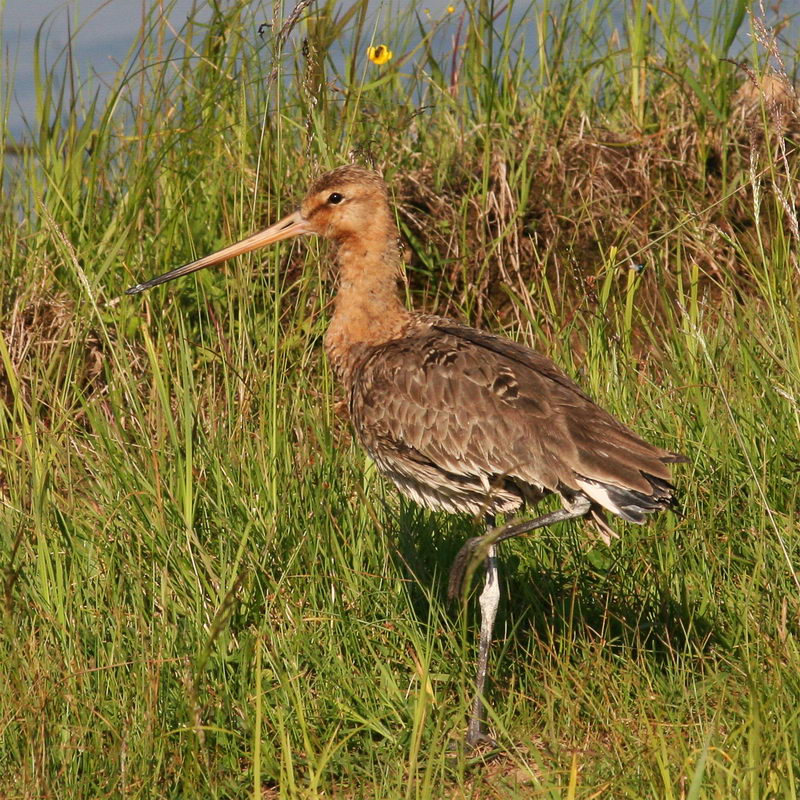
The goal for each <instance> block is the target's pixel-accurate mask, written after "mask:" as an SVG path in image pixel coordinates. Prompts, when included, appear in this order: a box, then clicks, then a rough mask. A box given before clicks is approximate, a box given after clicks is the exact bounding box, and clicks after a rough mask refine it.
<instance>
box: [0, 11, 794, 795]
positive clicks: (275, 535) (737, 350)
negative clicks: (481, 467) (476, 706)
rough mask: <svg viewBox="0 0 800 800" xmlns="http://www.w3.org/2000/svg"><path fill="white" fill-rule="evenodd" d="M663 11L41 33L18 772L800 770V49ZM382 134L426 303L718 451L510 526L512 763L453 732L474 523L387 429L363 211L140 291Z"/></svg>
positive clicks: (626, 779) (6, 340)
mask: <svg viewBox="0 0 800 800" xmlns="http://www.w3.org/2000/svg"><path fill="white" fill-rule="evenodd" d="M301 5H303V4H301ZM648 9H649V12H648V13H645V10H644V9H643V8H640V7H639V6H638V5H636V6H628V5H625V6H621V5H620V6H616V5H612V4H610V3H609V4H597V3H584V2H580V0H570V2H567V3H566V4H564V5H556V4H552V3H543V4H541V5H538V4H537V5H536V6H531V7H528V6H526V5H524V4H522V3H519V2H518V3H516V4H515V5H513V6H512V7H510V8H505V7H503V8H501V7H500V6H494V5H492V4H491V3H489V2H475V3H468V4H466V5H464V4H457V5H456V10H455V11H454V12H453V13H452V14H448V13H444V12H443V13H442V14H441V15H440V16H437V14H438V12H434V13H433V14H432V15H431V16H428V15H426V14H425V12H424V8H423V7H422V6H420V7H417V8H415V9H413V10H411V11H408V12H405V13H399V12H398V9H397V8H395V9H394V10H393V11H391V10H390V9H388V7H387V10H386V13H385V14H384V15H383V16H380V17H379V18H378V22H377V23H373V22H372V20H373V17H372V16H370V15H369V14H368V13H367V7H366V4H365V3H364V2H361V1H360V0H357V2H355V3H354V4H353V5H352V6H344V5H338V4H334V3H327V4H326V3H322V2H320V3H317V4H312V5H310V6H309V7H308V8H307V9H306V10H301V12H300V13H299V15H297V18H295V19H290V20H289V23H288V24H287V25H286V27H285V28H284V29H283V30H281V24H280V21H279V22H278V23H277V24H275V25H273V27H272V28H269V29H266V30H265V31H263V32H262V35H259V33H258V31H257V27H258V23H259V22H263V21H264V20H269V19H271V16H272V12H271V8H269V7H267V6H266V5H264V6H259V5H257V4H256V5H254V6H253V7H252V8H251V9H250V10H248V11H242V12H241V13H240V12H239V11H237V10H233V9H231V10H223V9H222V8H221V6H220V7H216V6H215V8H214V9H213V10H211V12H210V13H208V12H207V17H208V19H210V21H209V22H208V23H201V22H198V21H196V19H194V18H192V19H190V20H189V22H187V24H186V27H185V28H184V29H182V30H181V32H180V35H179V36H178V37H177V38H172V37H171V36H170V35H168V34H169V32H168V30H167V28H166V27H165V25H166V23H165V22H164V21H163V20H162V19H161V18H160V17H159V16H158V14H157V13H156V12H155V11H154V12H152V14H149V15H148V14H144V15H143V19H144V22H143V25H142V31H141V36H140V39H139V45H140V47H139V48H138V49H135V50H134V51H132V53H131V55H130V58H129V59H128V60H127V61H126V62H125V64H124V65H123V66H122V67H121V68H120V71H119V75H118V77H117V80H116V82H115V83H114V85H113V86H112V88H111V91H110V93H109V95H108V97H107V99H104V100H99V99H97V98H96V96H95V94H94V89H93V86H92V82H91V80H90V78H88V77H86V76H80V75H77V74H75V73H74V72H73V71H71V70H72V65H71V64H70V63H69V61H68V60H66V61H65V59H67V58H68V54H67V53H65V55H64V59H62V60H60V61H58V62H57V63H55V64H53V65H52V66H51V67H50V69H49V70H48V71H42V72H40V74H39V77H38V92H39V94H38V98H39V101H38V103H39V105H38V110H37V119H36V121H35V122H33V123H32V124H31V128H30V132H29V135H28V136H27V137H26V138H25V140H24V141H23V142H13V141H11V139H10V137H9V134H8V133H7V131H6V130H5V126H0V131H2V133H1V134H0V135H2V137H3V143H4V145H5V146H6V149H7V151H8V150H12V151H13V153H14V155H12V156H7V157H6V159H5V160H4V161H3V162H2V170H3V176H2V180H3V186H4V189H5V191H4V193H3V197H2V199H1V200H0V225H1V226H2V235H0V254H1V255H0V257H1V258H2V261H1V262H0V263H2V265H3V266H2V268H3V281H2V283H0V359H1V360H2V363H3V369H2V372H0V393H1V395H0V396H2V403H0V563H1V564H2V569H3V573H2V574H3V592H2V615H3V617H2V629H1V631H0V659H2V663H3V665H4V668H3V670H2V672H1V673H0V795H2V796H3V797H8V798H13V797H19V798H23V797H24V798H30V797H53V796H58V797H67V796H68V797H105V796H115V797H116V796H123V797H237V798H239V797H245V796H252V797H282V798H283V797H286V798H295V797H297V798H308V797H322V796H325V797H343V798H351V797H375V798H428V797H508V798H513V797H526V798H527V797H550V798H594V797H615V798H616V797H620V798H622V797H631V798H639V797H642V798H652V797H663V798H693V799H694V798H732V797H737V798H738V797H742V798H767V797H769V798H782V797H786V798H793V797H795V796H796V795H797V786H798V781H800V775H798V770H799V769H800V724H799V721H798V710H797V709H798V696H800V685H799V684H800V679H798V675H800V652H798V623H799V622H800V581H799V578H798V574H797V569H796V565H797V563H798V560H799V557H800V552H798V549H799V548H800V538H799V537H798V514H797V512H798V508H799V507H800V502H799V490H798V472H800V461H798V458H800V453H799V451H798V441H800V313H799V312H800V280H798V270H799V269H800V268H799V267H798V261H797V258H798V256H797V253H798V244H800V241H799V239H800V237H799V236H798V232H797V211H796V198H797V158H796V154H795V149H796V146H797V139H798V122H797V116H796V112H797V106H796V105H795V103H796V95H794V94H793V93H792V92H791V90H790V89H789V88H787V86H788V84H785V83H782V82H781V81H782V80H783V78H782V77H781V76H782V75H784V76H785V75H786V74H787V73H788V74H789V75H792V74H793V73H792V71H793V70H795V69H796V64H797V61H796V57H797V53H796V51H795V52H792V51H791V48H790V47H788V46H787V45H786V43H783V45H781V43H780V42H778V44H777V46H776V48H775V49H771V40H770V38H769V36H770V33H769V30H766V29H761V28H759V27H758V22H757V21H755V20H753V19H750V18H749V17H748V18H745V19H744V22H743V25H744V26H748V25H750V26H751V29H752V30H753V31H754V33H755V35H756V40H755V41H754V43H753V44H752V45H751V46H749V47H748V48H747V51H746V52H738V51H737V50H736V48H737V47H739V45H737V44H735V42H736V41H742V40H741V39H738V40H737V39H736V31H737V29H738V25H739V22H740V21H741V19H742V15H743V14H744V11H745V6H744V4H740V5H738V6H736V7H733V6H732V5H731V4H726V3H720V4H718V5H716V6H715V7H714V9H713V14H714V15H716V16H717V18H718V23H717V24H715V25H714V26H712V27H711V29H710V32H709V28H708V27H706V26H704V25H703V24H702V23H701V20H700V17H699V13H698V12H697V9H696V8H695V7H694V6H685V5H683V4H680V3H678V4H666V3H663V4H662V3H657V4H655V5H653V6H652V7H650V6H648ZM381 42H382V43H387V44H388V45H389V46H390V47H391V49H392V50H393V52H394V58H393V60H392V61H391V62H389V64H388V65H385V66H383V67H377V66H375V65H373V64H371V63H369V62H368V61H367V60H366V57H365V54H366V48H367V46H368V45H369V44H370V43H381ZM453 42H455V44H456V47H455V48H454V47H453V44H452V43H453ZM778 56H780V57H781V59H782V62H781V61H779V60H778ZM725 58H730V59H732V60H733V61H735V62H741V61H742V60H743V59H744V58H747V59H748V62H749V65H746V66H741V67H739V66H737V64H735V63H732V62H731V61H726V60H724V59H725ZM5 81H6V83H4V85H3V88H2V92H3V94H2V96H0V109H4V112H3V113H4V115H5V117H7V114H8V111H7V109H8V101H7V98H8V97H9V93H10V91H11V84H10V82H9V81H10V79H9V77H8V76H5ZM776 87H777V88H776ZM351 157H353V158H355V159H356V160H358V161H359V162H361V163H367V164H374V165H375V166H377V167H378V168H381V169H382V170H384V171H385V173H386V174H387V177H388V179H389V181H390V183H391V185H392V187H393V190H394V192H395V194H396V200H397V208H398V223H399V225H400V228H401V231H402V235H403V239H404V244H405V254H406V258H407V262H408V270H407V273H408V294H409V299H410V301H411V302H413V303H414V305H415V306H417V307H421V308H427V309H431V310H433V309H435V310H439V311H444V312H446V313H449V314H452V315H454V316H457V317H459V318H462V319H466V320H468V321H470V322H473V323H477V324H481V325H484V326H486V327H489V328H491V329H493V330H497V331H504V332H506V333H508V334H509V335H511V336H513V337H515V338H519V339H521V340H523V341H526V342H528V343H530V344H532V345H535V346H537V347H539V348H540V349H542V350H544V351H545V352H547V353H548V354H549V355H551V356H552V357H553V358H554V359H555V360H556V361H558V362H559V363H560V364H562V365H563V366H564V367H565V369H567V371H568V372H569V373H570V374H572V375H574V376H576V377H577V378H578V379H579V380H580V382H581V383H582V384H583V385H584V386H585V387H586V388H587V390H589V391H590V392H591V393H592V394H593V396H594V397H595V398H597V399H598V400H599V401H600V402H601V403H602V404H603V405H604V406H606V407H608V408H609V409H611V410H613V411H614V413H615V414H617V416H619V417H620V418H621V419H623V420H625V421H627V422H628V423H630V424H631V425H632V426H633V427H635V428H636V429H637V430H638V431H639V432H640V433H642V434H643V435H645V436H647V437H648V438H650V439H652V440H654V441H657V442H658V443H660V444H662V445H664V446H666V447H669V448H671V449H676V450H680V451H682V452H684V453H685V454H687V455H688V456H689V458H690V463H689V464H688V465H686V466H685V467H681V468H680V469H679V471H678V484H679V487H680V491H681V496H682V507H683V515H682V516H669V515H663V516H661V517H660V518H658V519H657V520H654V521H653V522H652V523H651V524H649V525H648V526H646V527H644V528H636V527H633V526H627V527H626V526H625V525H624V524H622V523H620V526H619V527H620V532H621V533H622V534H623V535H622V537H621V539H620V540H619V541H618V542H615V543H614V544H613V546H612V547H610V548H606V547H605V546H603V545H602V544H600V543H593V542H591V541H589V540H588V539H587V537H586V535H585V529H584V528H583V527H581V526H562V527H560V528H558V529H557V530H553V531H550V532H549V533H546V534H542V535H541V536H540V537H535V538H531V539H529V540H525V541H519V542H515V543H510V544H509V546H508V547H504V548H503V553H502V568H503V581H504V584H503V602H502V605H501V619H500V625H499V634H498V641H497V642H496V645H495V648H494V650H493V654H492V670H493V675H494V681H493V685H492V689H491V694H490V697H489V700H490V706H491V708H490V713H491V718H492V727H493V730H494V732H495V734H496V736H497V738H498V740H499V741H500V742H501V744H502V745H503V747H504V748H505V753H504V755H503V757H502V758H499V759H497V760H495V761H493V762H491V763H489V764H486V765H484V764H482V763H480V760H479V759H477V760H476V759H470V758H469V757H468V756H466V755H465V754H463V753H461V752H459V751H458V749H456V751H455V752H453V751H452V745H453V742H454V741H455V742H458V741H460V737H461V736H462V735H463V729H464V722H465V717H466V712H467V709H468V704H469V702H470V699H471V698H470V691H471V690H470V685H471V681H472V677H473V676H472V666H471V663H472V660H473V658H474V654H475V635H474V634H475V619H474V609H473V605H474V604H473V603H468V604H467V605H466V606H465V607H464V608H463V609H461V610H459V609H457V608H452V607H448V606H447V604H446V603H445V601H444V593H445V584H446V574H447V570H448V567H449V564H450V561H451V559H452V557H453V555H454V554H455V552H456V551H457V550H458V548H459V546H460V544H461V543H462V542H463V540H464V539H465V538H466V537H467V536H469V535H471V534H472V533H473V531H474V525H473V523H472V522H471V521H470V520H469V519H461V518H457V517H448V516H447V515H436V514H430V513H427V512H423V511H421V510H420V509H418V508H416V507H414V506H413V504H411V503H406V502H404V501H401V500H399V498H398V497H397V496H396V494H395V493H394V491H393V490H392V489H391V488H390V487H387V486H386V485H384V483H383V482H382V481H381V479H380V477H379V476H378V475H377V474H376V472H375V470H374V468H373V467H372V466H371V465H370V463H369V461H368V459H367V457H366V456H365V455H364V453H363V452H362V451H361V450H360V449H359V448H358V447H357V445H356V444H355V443H354V442H353V441H352V438H351V435H350V432H349V429H348V425H347V421H346V419H345V418H344V415H343V413H342V412H341V410H340V405H339V403H340V401H341V399H342V398H341V397H340V395H339V394H338V393H337V388H336V387H335V385H334V384H333V381H332V377H331V375H330V374H329V372H328V368H327V366H326V364H325V361H324V358H323V357H322V354H321V347H320V344H321V336H322V334H323V332H324V329H325V320H326V316H327V309H328V303H329V298H330V295H331V290H330V274H329V269H328V267H327V266H323V267H322V268H320V267H319V265H320V264H327V260H326V248H325V247H324V246H323V245H322V244H320V243H318V242H314V241H311V242H307V243H305V244H303V243H301V244H297V245H293V246H282V247H276V248H274V249H273V250H271V251H269V252H265V253H263V254H259V255H257V256H255V255H254V256H249V257H247V258H243V259H241V260H239V261H238V262H236V263H233V264H229V265H228V266H227V267H226V268H224V269H222V270H217V271H215V272H207V273H206V272H200V273H198V274H197V275H196V276H193V277H191V278H187V279H184V280H182V281H181V282H178V283H174V284H170V285H168V286H167V287H165V288H159V289H157V290H154V291H152V292H150V293H148V294H147V295H145V296H143V297H135V298H125V297H120V295H121V292H122V290H123V289H124V288H126V287H127V286H129V285H131V284H133V283H136V282H138V281H139V280H140V279H143V278H146V277H149V276H151V275H153V274H156V273H158V272H162V271H164V270H166V269H168V268H169V267H171V266H174V265H176V264H179V263H183V262H185V261H187V260H189V259H191V258H193V257H194V256H195V255H196V254H202V253H205V252H209V251H211V250H212V249H215V248H217V247H218V246H219V245H220V244H221V243H223V242H227V241H230V240H233V239H237V238H241V237H242V236H243V235H245V234H246V233H249V232H252V231H253V230H255V229H257V228H258V227H259V226H262V225H263V224H264V223H266V222H268V221H271V220H274V219H276V218H277V217H278V216H279V215H280V214H281V213H284V212H285V211H286V210H288V209H289V208H290V207H291V206H292V205H293V204H294V203H295V202H296V201H297V199H298V197H299V195H300V194H301V193H302V189H303V187H304V186H305V185H306V183H307V181H308V178H309V176H311V175H313V174H315V173H316V172H317V171H319V170H322V169H325V168H328V167H332V166H335V165H338V164H340V163H342V162H346V161H347V160H349V159H350V158H351Z"/></svg>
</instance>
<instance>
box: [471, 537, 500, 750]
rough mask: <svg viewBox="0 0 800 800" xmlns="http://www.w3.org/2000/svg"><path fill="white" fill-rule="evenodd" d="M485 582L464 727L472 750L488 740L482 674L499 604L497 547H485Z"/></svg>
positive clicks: (485, 670)
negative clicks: (475, 663)
mask: <svg viewBox="0 0 800 800" xmlns="http://www.w3.org/2000/svg"><path fill="white" fill-rule="evenodd" d="M485 565H486V582H485V583H484V585H483V591H482V592H481V596H480V606H481V640H480V645H479V647H478V673H477V677H476V678H475V699H474V700H473V701H472V713H471V714H470V718H469V725H468V726H467V745H468V746H469V747H475V746H476V745H478V744H480V743H481V742H484V741H491V740H490V739H489V737H488V736H487V735H486V709H485V707H484V704H483V696H484V691H485V689H486V673H487V671H488V664H489V647H490V646H491V644H492V631H493V629H494V620H495V617H497V607H498V606H499V605H500V584H499V582H498V572H497V545H495V544H491V545H489V549H488V551H487V553H486V562H485Z"/></svg>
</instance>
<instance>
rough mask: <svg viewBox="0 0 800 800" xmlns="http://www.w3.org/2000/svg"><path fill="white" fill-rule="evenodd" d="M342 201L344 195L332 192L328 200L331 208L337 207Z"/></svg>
mask: <svg viewBox="0 0 800 800" xmlns="http://www.w3.org/2000/svg"><path fill="white" fill-rule="evenodd" d="M342 200H344V195H343V194H339V192H334V193H333V194H332V195H331V196H330V197H329V198H328V202H329V203H330V204H331V205H333V206H338V205H339V203H341V202H342Z"/></svg>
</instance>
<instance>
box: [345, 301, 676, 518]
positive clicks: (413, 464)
mask: <svg viewBox="0 0 800 800" xmlns="http://www.w3.org/2000/svg"><path fill="white" fill-rule="evenodd" d="M350 405H351V414H352V417H353V424H354V426H355V429H356V431H357V433H358V435H359V438H360V439H361V441H362V443H363V444H364V446H365V447H366V448H367V450H368V451H369V452H370V454H371V455H372V457H373V458H374V459H375V461H376V462H377V464H378V466H379V468H381V469H382V471H384V472H385V473H386V474H387V475H388V476H389V477H390V478H391V479H392V480H394V481H395V482H396V483H397V484H398V485H399V486H400V488H401V489H403V490H404V491H406V493H408V494H410V495H411V496H413V497H415V499H417V500H419V501H420V502H423V503H425V504H427V505H429V506H432V507H444V508H448V509H449V510H464V511H469V512H471V513H478V512H479V511H480V510H483V511H487V512H488V511H491V512H496V511H510V510H514V509H516V508H517V507H518V506H519V505H521V503H522V502H523V500H526V499H527V500H535V499H538V497H540V496H541V494H543V493H546V492H548V491H559V492H561V493H562V494H570V493H574V492H584V493H585V494H586V495H588V496H589V497H591V498H592V499H593V500H594V501H595V502H597V503H598V504H599V505H602V506H604V507H606V508H609V509H610V510H612V511H614V512H615V513H617V514H620V515H621V516H623V517H625V518H627V519H631V520H632V521H636V522H638V521H641V520H640V517H641V514H642V513H647V512H648V511H650V510H655V508H652V509H651V508H650V507H649V506H650V505H654V506H656V507H658V508H661V507H664V505H665V504H669V502H670V501H671V489H672V487H671V485H670V483H669V481H670V473H669V468H668V467H667V466H666V464H667V463H668V462H670V461H674V460H676V458H679V457H677V456H675V455H674V454H670V453H668V452H667V451H665V450H661V449H660V448H657V447H654V446H652V445H650V444H648V443H647V442H645V441H644V440H643V439H641V438H640V437H639V436H637V435H636V434H635V433H633V432H632V431H630V430H629V429H628V428H626V427H625V426H624V425H622V424H621V423H619V422H618V421H617V420H615V419H614V418H613V417H612V416H611V415H610V414H608V413H607V412H605V411H604V410H603V409H601V408H600V407H599V406H597V405H595V404H594V403H593V402H592V401H591V400H590V399H589V397H588V396H587V395H586V394H585V393H584V392H583V391H582V390H581V389H580V388H579V387H578V386H577V385H576V384H575V383H574V382H573V381H571V380H570V379H569V378H568V377H567V376H566V375H564V374H563V373H562V372H561V371H560V370H559V369H558V367H556V366H555V364H553V363H552V362H551V361H550V360H549V359H547V358H545V357H544V356H542V355H540V354H538V353H536V352H535V351H533V350H531V349H529V348H527V347H525V346H523V345H520V344H517V343H515V342H512V341H510V340H508V339H504V338H501V337H498V336H493V335H491V334H487V333H484V332H482V331H479V330H476V329H473V328H468V327H466V326H460V325H458V324H456V323H454V322H451V321H450V320H444V319H441V318H436V317H425V316H421V315H420V316H419V317H417V318H415V320H414V322H413V323H412V326H411V328H410V329H409V330H408V331H407V332H406V335H405V336H404V337H403V338H401V339H397V340H393V341H391V342H388V343H386V344H383V345H380V346H378V347H375V348H370V350H369V351H368V352H367V353H365V357H364V358H363V359H362V361H361V363H360V364H359V366H358V367H357V369H356V371H355V374H354V375H353V383H352V389H351V404H350ZM412 484H413V485H412ZM631 493H633V494H631ZM490 494H491V495H492V497H493V500H492V502H491V504H490V506H491V507H489V508H483V509H481V508H480V505H481V503H483V504H484V506H485V504H486V502H487V501H486V497H487V495H490ZM627 506H630V509H629V510H627Z"/></svg>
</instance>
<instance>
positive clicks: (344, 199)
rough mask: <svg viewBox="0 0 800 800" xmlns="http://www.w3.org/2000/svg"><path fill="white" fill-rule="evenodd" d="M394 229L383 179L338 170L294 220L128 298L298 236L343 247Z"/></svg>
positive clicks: (135, 290)
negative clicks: (355, 238)
mask: <svg viewBox="0 0 800 800" xmlns="http://www.w3.org/2000/svg"><path fill="white" fill-rule="evenodd" d="M392 226H393V222H392V221H391V214H390V211H389V205H388V192H387V189H386V184H385V183H384V181H383V179H382V178H381V177H380V176H379V175H377V174H376V173H374V172H370V171H369V170H366V169H363V168H361V167H354V166H345V167H339V168H338V169H335V170H333V171H332V172H327V173H325V174H324V175H322V176H321V177H320V178H318V179H317V180H316V181H315V182H314V184H313V185H312V187H311V190H310V191H309V193H308V194H307V195H306V197H305V199H304V200H303V202H302V203H301V205H300V208H299V209H298V210H297V211H295V212H294V213H293V214H289V215H288V216H286V217H284V218H283V219H282V220H280V221H279V222H276V223H275V224H274V225H271V226H270V227H269V228H266V229H265V230H263V231H260V232H259V233H256V234H253V235H252V236H249V237H248V238H247V239H243V240H242V241H240V242H237V243H236V244H232V245H229V246H228V247H224V248H222V250H218V251H217V252H216V253H212V254H211V255H208V256H205V257H204V258H201V259H198V260H197V261H192V262H191V263H189V264H184V265H183V266H181V267H177V268H176V269H173V270H171V271H170V272H166V273H164V274H163V275H159V276H158V277H155V278H151V279H150V280H148V281H145V282H144V283H140V284H137V285H136V286H133V287H131V288H130V289H128V290H127V292H126V294H137V293H138V292H143V291H144V290H145V289H150V288H151V287H153V286H158V285H159V284H161V283H166V282H167V281H171V280H173V278H179V277H181V276H182V275H188V274H189V273H191V272H196V271H197V270H199V269H203V268H204V267H211V266H214V265H216V264H220V263H221V262H223V261H225V260H227V259H229V258H234V257H235V256H239V255H243V254H244V253H249V252H250V251H251V250H256V249H258V248H260V247H265V246H267V245H269V244H273V243H275V242H279V241H281V240H282V239H289V238H291V237H293V236H299V235H301V234H317V235H318V236H324V237H326V238H329V239H333V240H334V241H336V242H338V243H343V242H345V241H347V240H348V239H352V238H353V237H358V238H361V239H369V238H371V237H374V238H383V237H385V236H387V235H389V234H390V232H391V229H392ZM387 232H388V233H387Z"/></svg>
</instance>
